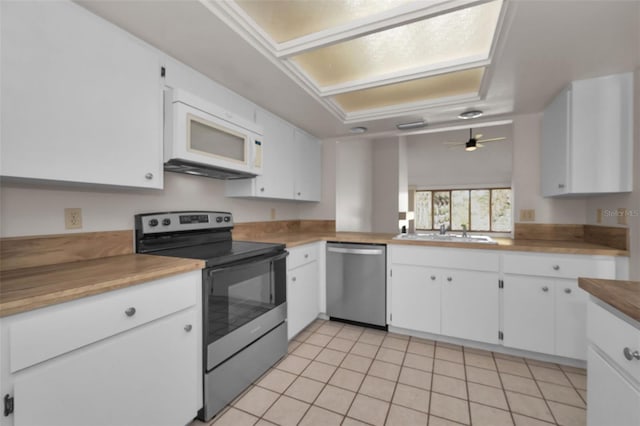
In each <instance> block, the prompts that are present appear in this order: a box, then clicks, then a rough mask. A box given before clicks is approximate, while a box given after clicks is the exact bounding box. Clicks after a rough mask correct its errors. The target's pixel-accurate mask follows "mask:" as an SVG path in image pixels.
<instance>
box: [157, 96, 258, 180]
mask: <svg viewBox="0 0 640 426" xmlns="http://www.w3.org/2000/svg"><path fill="white" fill-rule="evenodd" d="M164 108H165V112H164V168H165V170H167V171H171V172H179V173H187V174H192V175H198V176H206V177H211V178H217V179H244V178H251V177H254V176H257V175H259V174H261V172H262V150H263V146H262V129H261V128H260V126H258V125H256V124H255V123H253V122H251V121H249V120H246V119H243V118H241V117H237V116H236V115H235V114H233V113H231V112H229V111H226V110H224V109H223V108H221V107H219V106H217V105H215V104H213V103H211V102H208V101H206V100H204V99H201V98H199V97H197V96H195V95H192V94H190V93H188V92H185V91H183V90H178V89H168V90H165V93H164Z"/></svg>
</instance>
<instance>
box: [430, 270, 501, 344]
mask: <svg viewBox="0 0 640 426" xmlns="http://www.w3.org/2000/svg"><path fill="white" fill-rule="evenodd" d="M498 279H499V277H498V273H497V272H482V271H464V270H447V271H444V280H441V282H442V305H441V306H442V334H444V335H446V336H451V337H458V338H461V339H467V340H475V341H479V342H486V343H498V329H499V327H500V306H499V297H498V295H499V293H498V291H499V288H498Z"/></svg>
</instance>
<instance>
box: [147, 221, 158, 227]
mask: <svg viewBox="0 0 640 426" xmlns="http://www.w3.org/2000/svg"><path fill="white" fill-rule="evenodd" d="M149 226H152V227H153V226H158V219H151V220H150V221H149Z"/></svg>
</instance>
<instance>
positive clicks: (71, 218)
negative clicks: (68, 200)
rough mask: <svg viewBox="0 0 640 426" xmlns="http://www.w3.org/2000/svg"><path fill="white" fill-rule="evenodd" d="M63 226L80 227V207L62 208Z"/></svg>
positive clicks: (66, 227) (68, 227)
mask: <svg viewBox="0 0 640 426" xmlns="http://www.w3.org/2000/svg"><path fill="white" fill-rule="evenodd" d="M64 227H65V229H82V209H81V208H78V207H75V208H67V209H64Z"/></svg>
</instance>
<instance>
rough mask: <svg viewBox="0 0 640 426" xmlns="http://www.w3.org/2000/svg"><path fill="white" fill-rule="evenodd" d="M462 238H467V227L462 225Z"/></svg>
mask: <svg viewBox="0 0 640 426" xmlns="http://www.w3.org/2000/svg"><path fill="white" fill-rule="evenodd" d="M462 238H467V225H462Z"/></svg>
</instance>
